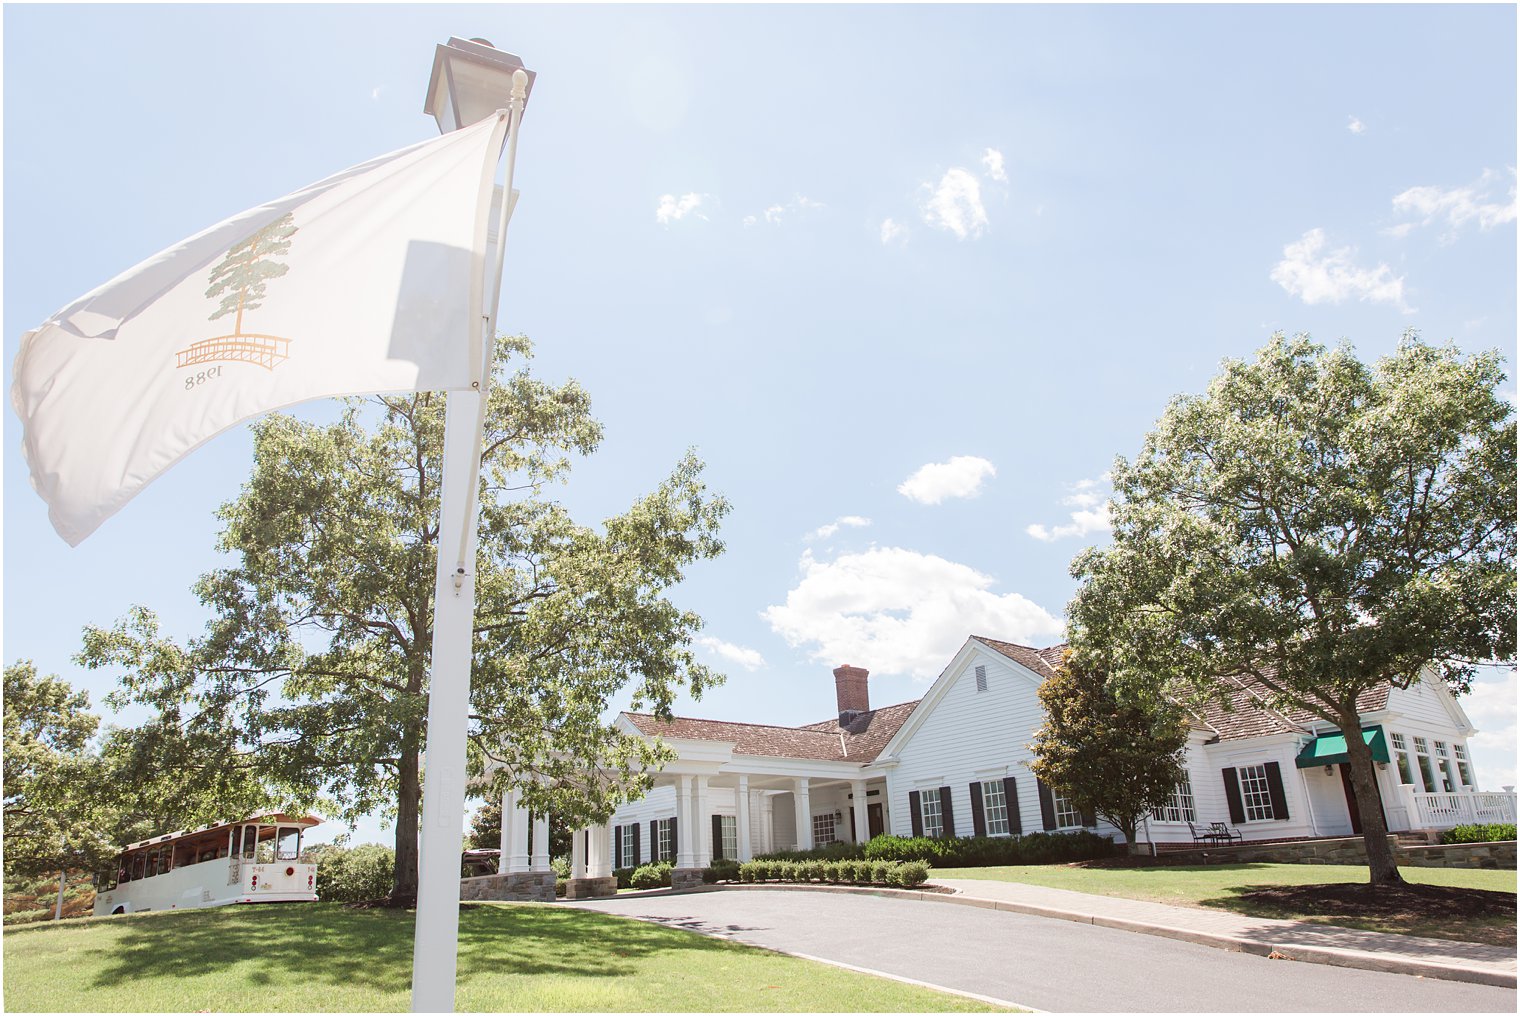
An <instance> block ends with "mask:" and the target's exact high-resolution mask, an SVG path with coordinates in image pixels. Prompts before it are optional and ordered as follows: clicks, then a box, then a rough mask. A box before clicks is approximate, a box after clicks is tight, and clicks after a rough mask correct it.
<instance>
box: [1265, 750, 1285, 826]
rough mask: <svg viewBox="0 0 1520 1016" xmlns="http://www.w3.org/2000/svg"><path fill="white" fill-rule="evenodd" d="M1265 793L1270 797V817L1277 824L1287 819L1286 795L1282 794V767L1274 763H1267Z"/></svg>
mask: <svg viewBox="0 0 1520 1016" xmlns="http://www.w3.org/2000/svg"><path fill="white" fill-rule="evenodd" d="M1266 768H1267V793H1268V794H1270V795H1272V817H1273V818H1275V819H1277V820H1278V821H1279V822H1285V821H1287V819H1288V795H1287V794H1285V793H1284V792H1283V785H1282V767H1281V766H1279V765H1278V764H1277V763H1276V762H1268V763H1267V767H1266Z"/></svg>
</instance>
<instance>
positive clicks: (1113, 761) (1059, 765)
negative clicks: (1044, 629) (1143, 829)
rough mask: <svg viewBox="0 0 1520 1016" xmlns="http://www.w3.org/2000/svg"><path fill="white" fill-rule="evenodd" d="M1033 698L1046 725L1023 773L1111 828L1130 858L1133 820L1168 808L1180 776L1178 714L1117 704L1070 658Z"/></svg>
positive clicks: (1102, 680)
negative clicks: (1037, 699)
mask: <svg viewBox="0 0 1520 1016" xmlns="http://www.w3.org/2000/svg"><path fill="white" fill-rule="evenodd" d="M1039 696H1040V704H1041V705H1042V706H1044V707H1045V722H1044V723H1043V724H1042V725H1041V726H1040V728H1039V729H1038V730H1036V731H1035V735H1034V737H1035V740H1034V744H1033V745H1032V746H1031V748H1032V750H1033V751H1034V754H1035V758H1034V761H1033V762H1031V763H1030V766H1029V768H1030V769H1031V770H1033V772H1034V774H1035V775H1036V776H1037V777H1039V778H1040V779H1041V780H1043V781H1044V782H1045V783H1046V784H1047V785H1049V786H1050V787H1053V788H1055V789H1057V790H1059V791H1060V792H1061V794H1062V796H1064V797H1066V798H1067V799H1069V800H1070V801H1071V802H1072V803H1073V804H1075V805H1076V806H1077V807H1078V808H1080V809H1081V810H1082V811H1083V812H1084V813H1087V812H1097V813H1098V814H1099V815H1102V816H1103V817H1104V818H1106V819H1108V821H1110V822H1112V823H1113V824H1114V825H1115V826H1117V827H1118V828H1119V831H1120V832H1121V833H1123V834H1124V841H1125V843H1127V844H1128V845H1129V849H1130V852H1131V853H1134V852H1135V851H1136V850H1137V843H1136V836H1135V830H1136V828H1137V827H1138V826H1139V824H1140V819H1142V818H1143V817H1144V816H1145V815H1146V814H1148V813H1150V812H1153V811H1155V810H1156V809H1158V808H1160V807H1161V806H1162V805H1164V804H1166V803H1167V802H1168V801H1170V800H1171V799H1172V795H1173V793H1174V792H1175V790H1176V788H1177V784H1179V783H1181V782H1182V780H1183V778H1184V777H1185V775H1186V774H1185V772H1184V770H1183V767H1182V754H1183V749H1184V748H1185V747H1186V745H1187V736H1188V731H1187V724H1186V723H1184V722H1183V719H1182V716H1181V713H1180V712H1179V711H1178V710H1177V709H1175V708H1174V707H1172V705H1171V704H1170V703H1167V702H1154V701H1152V702H1145V701H1143V700H1140V699H1137V698H1124V697H1121V696H1120V695H1119V694H1117V690H1116V689H1115V687H1114V686H1113V685H1112V684H1111V683H1110V682H1109V681H1108V679H1107V677H1106V675H1104V674H1103V673H1101V672H1100V671H1096V670H1087V669H1083V668H1081V667H1078V666H1075V665H1074V664H1073V663H1072V661H1071V660H1070V659H1067V660H1066V661H1064V662H1063V663H1062V665H1061V666H1060V667H1059V668H1057V670H1056V672H1055V674H1054V676H1052V677H1048V678H1046V679H1045V681H1044V682H1043V683H1042V684H1041V685H1040V690H1039Z"/></svg>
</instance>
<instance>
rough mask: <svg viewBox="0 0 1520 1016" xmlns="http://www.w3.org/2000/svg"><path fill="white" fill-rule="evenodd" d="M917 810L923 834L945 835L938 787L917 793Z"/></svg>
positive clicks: (933, 836)
mask: <svg viewBox="0 0 1520 1016" xmlns="http://www.w3.org/2000/svg"><path fill="white" fill-rule="evenodd" d="M918 812H919V815H920V816H921V817H922V818H923V822H924V835H925V836H929V837H932V838H934V839H938V838H939V837H941V836H943V835H945V819H944V816H943V815H941V814H940V810H939V788H937V787H936V788H935V789H934V790H926V791H924V792H923V793H921V794H919V795H918ZM814 842H817V841H816V840H815V841H814Z"/></svg>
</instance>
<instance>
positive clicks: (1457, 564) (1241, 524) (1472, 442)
mask: <svg viewBox="0 0 1520 1016" xmlns="http://www.w3.org/2000/svg"><path fill="white" fill-rule="evenodd" d="M1501 363H1502V361H1501V358H1500V357H1499V355H1498V354H1497V353H1482V354H1477V355H1473V356H1469V357H1463V356H1462V355H1461V354H1460V353H1458V352H1457V350H1455V349H1454V348H1451V347H1447V348H1435V347H1432V346H1429V345H1426V344H1424V343H1422V342H1420V341H1419V339H1418V338H1417V337H1416V336H1415V335H1414V334H1413V333H1406V335H1405V336H1404V338H1403V340H1402V341H1401V342H1400V344H1399V347H1398V350H1397V352H1396V353H1395V354H1394V355H1392V356H1389V357H1385V358H1383V359H1381V360H1379V361H1378V362H1377V363H1376V365H1374V366H1372V367H1368V366H1367V365H1365V364H1363V363H1361V362H1360V361H1359V360H1358V359H1357V358H1356V357H1355V355H1354V354H1353V352H1352V351H1351V349H1350V348H1349V347H1345V348H1340V349H1335V350H1327V349H1325V348H1324V347H1322V346H1319V345H1315V344H1314V343H1312V342H1311V341H1310V340H1309V338H1308V337H1307V336H1299V337H1296V338H1294V339H1291V340H1290V339H1286V338H1284V337H1283V336H1282V335H1275V336H1273V338H1272V340H1271V342H1270V343H1268V344H1267V345H1266V346H1265V347H1263V348H1262V349H1261V350H1259V351H1258V353H1257V355H1256V358H1255V359H1254V361H1251V362H1244V361H1237V360H1227V361H1225V363H1224V367H1223V370H1222V372H1221V373H1220V374H1219V376H1217V377H1216V378H1215V379H1214V380H1213V382H1212V383H1211V384H1210V385H1209V389H1208V392H1207V394H1205V395H1202V396H1182V397H1178V398H1176V399H1174V400H1173V401H1172V403H1171V404H1170V405H1169V406H1168V407H1167V410H1166V412H1165V414H1164V415H1163V416H1162V418H1161V420H1160V421H1159V423H1158V424H1157V425H1156V428H1155V429H1154V430H1153V431H1152V432H1151V434H1150V435H1149V436H1148V437H1147V438H1146V441H1145V445H1144V447H1143V449H1142V451H1141V453H1140V455H1139V457H1138V458H1137V459H1136V460H1135V461H1134V462H1133V463H1131V462H1128V461H1125V460H1124V459H1123V458H1120V459H1119V460H1118V461H1117V462H1116V464H1115V467H1114V471H1113V483H1114V498H1113V501H1112V504H1111V506H1110V509H1111V516H1112V521H1113V543H1112V546H1111V547H1109V548H1107V549H1104V550H1088V551H1085V552H1083V553H1082V554H1080V555H1079V556H1078V557H1077V558H1076V559H1075V560H1074V561H1073V564H1072V574H1073V575H1074V576H1075V577H1076V578H1078V579H1079V580H1080V581H1081V585H1080V587H1079V589H1078V591H1077V594H1076V597H1075V599H1074V600H1073V601H1072V604H1071V606H1070V608H1069V616H1070V619H1071V636H1072V644H1073V647H1074V649H1075V650H1076V654H1077V658H1078V660H1079V662H1080V663H1081V665H1083V666H1093V667H1100V668H1103V669H1106V670H1108V671H1109V672H1110V673H1111V675H1112V676H1113V677H1114V678H1115V679H1116V680H1118V681H1119V682H1120V683H1121V684H1122V685H1123V686H1124V687H1125V688H1126V689H1128V691H1129V693H1131V694H1139V695H1148V696H1151V697H1163V696H1167V695H1174V696H1187V695H1192V696H1194V697H1197V696H1204V695H1210V694H1214V695H1218V694H1220V692H1221V688H1222V684H1221V682H1228V681H1243V682H1247V683H1249V684H1251V685H1253V686H1254V687H1255V688H1256V689H1259V690H1260V692H1261V693H1262V695H1263V696H1264V697H1265V699H1266V701H1267V704H1268V705H1270V706H1273V707H1274V708H1278V709H1289V708H1297V709H1303V710H1307V711H1309V712H1310V713H1312V714H1314V715H1316V716H1319V717H1321V718H1323V719H1325V720H1328V721H1329V722H1331V723H1333V724H1335V725H1336V726H1337V727H1338V728H1339V729H1340V730H1341V731H1342V733H1343V734H1344V735H1345V737H1346V745H1347V754H1348V768H1349V774H1350V777H1351V783H1352V787H1353V789H1354V791H1355V796H1356V799H1357V804H1358V809H1359V812H1360V818H1361V823H1362V829H1363V834H1364V836H1365V837H1366V843H1367V856H1368V860H1369V873H1370V879H1371V882H1372V883H1373V884H1374V885H1377V884H1383V883H1395V882H1398V881H1400V878H1399V874H1398V868H1397V866H1396V865H1395V864H1394V860H1393V857H1392V853H1391V851H1390V850H1389V848H1388V845H1387V837H1386V833H1387V829H1386V824H1385V822H1384V819H1383V814H1382V809H1381V808H1380V807H1379V804H1378V801H1379V798H1378V794H1377V790H1376V786H1375V783H1374V780H1375V774H1374V772H1373V763H1372V755H1371V749H1370V748H1369V747H1368V746H1367V745H1366V744H1365V743H1364V742H1363V740H1362V736H1361V721H1360V718H1359V713H1358V708H1357V699H1358V697H1359V696H1361V695H1362V694H1363V693H1365V692H1368V691H1371V690H1373V689H1377V688H1381V687H1383V686H1386V685H1392V686H1395V687H1408V686H1409V685H1411V684H1412V683H1413V682H1415V681H1416V680H1419V679H1420V675H1421V673H1422V672H1430V673H1433V674H1435V675H1438V677H1439V678H1441V679H1444V680H1445V681H1446V682H1447V684H1448V686H1449V687H1450V688H1451V689H1452V690H1453V691H1454V692H1457V693H1460V692H1462V691H1464V690H1465V689H1466V688H1467V686H1468V684H1469V682H1470V681H1471V678H1472V675H1473V668H1474V665H1475V664H1477V663H1480V662H1497V661H1510V662H1512V661H1513V660H1514V656H1515V493H1516V486H1515V423H1514V411H1513V407H1512V406H1511V405H1510V404H1509V403H1508V402H1506V401H1505V400H1503V399H1502V398H1500V397H1499V396H1498V395H1497V393H1496V390H1497V388H1498V386H1499V384H1500V383H1501V382H1502V381H1503V380H1504V373H1503V371H1502V369H1501Z"/></svg>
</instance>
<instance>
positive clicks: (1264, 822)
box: [1193, 734, 1345, 840]
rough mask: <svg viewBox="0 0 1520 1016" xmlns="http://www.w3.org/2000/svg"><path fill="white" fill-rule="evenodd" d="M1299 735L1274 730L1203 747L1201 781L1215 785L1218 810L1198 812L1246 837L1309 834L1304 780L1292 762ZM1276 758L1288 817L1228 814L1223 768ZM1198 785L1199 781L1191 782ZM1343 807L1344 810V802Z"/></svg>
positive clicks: (1277, 837) (1258, 837) (1262, 838)
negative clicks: (1240, 817)
mask: <svg viewBox="0 0 1520 1016" xmlns="http://www.w3.org/2000/svg"><path fill="white" fill-rule="evenodd" d="M1299 746H1300V738H1298V737H1296V736H1294V735H1292V734H1275V735H1272V736H1271V737H1246V738H1241V739H1239V740H1235V741H1221V742H1220V743H1218V744H1211V745H1208V746H1207V747H1206V748H1205V749H1204V752H1205V754H1204V759H1205V764H1206V766H1207V771H1206V773H1205V774H1204V777H1203V779H1204V781H1205V782H1206V783H1209V784H1211V785H1213V786H1214V787H1216V788H1217V792H1218V795H1219V796H1218V798H1217V799H1216V800H1217V804H1216V805H1215V807H1217V809H1218V810H1217V811H1216V812H1213V813H1212V814H1207V815H1206V814H1203V813H1200V814H1199V816H1198V817H1199V818H1200V819H1202V820H1203V821H1205V822H1224V823H1227V824H1228V825H1230V826H1231V827H1232V828H1235V829H1238V830H1239V831H1240V833H1241V834H1242V835H1243V836H1245V838H1246V839H1248V840H1266V839H1279V838H1282V837H1285V836H1312V835H1314V831H1313V826H1312V825H1311V824H1310V821H1309V814H1310V812H1309V803H1308V800H1307V799H1306V797H1305V793H1304V781H1303V779H1302V778H1301V777H1300V776H1299V773H1298V769H1297V768H1296V767H1295V765H1294V761H1293V760H1294V759H1295V758H1296V757H1297V756H1298V749H1299ZM1267 762H1276V763H1277V765H1278V768H1279V769H1280V770H1281V772H1282V783H1283V796H1284V798H1285V799H1286V801H1287V805H1288V818H1287V820H1286V821H1284V820H1282V819H1276V818H1272V819H1261V820H1257V821H1254V822H1235V821H1233V820H1231V818H1230V812H1229V804H1228V803H1227V800H1226V798H1225V793H1224V769H1225V768H1227V767H1234V768H1237V769H1238V768H1240V767H1241V766H1250V765H1262V764H1265V763H1267ZM1193 787H1194V789H1195V790H1196V789H1198V783H1196V782H1195V783H1194V784H1193ZM1341 810H1342V811H1344V810H1345V806H1344V803H1343V804H1342V809H1341Z"/></svg>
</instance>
